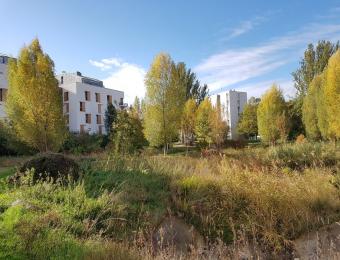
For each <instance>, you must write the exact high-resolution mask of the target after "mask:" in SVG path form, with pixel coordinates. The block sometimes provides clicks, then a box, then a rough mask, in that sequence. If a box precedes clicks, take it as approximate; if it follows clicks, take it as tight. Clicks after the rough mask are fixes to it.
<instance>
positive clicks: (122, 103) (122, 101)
mask: <svg viewBox="0 0 340 260" xmlns="http://www.w3.org/2000/svg"><path fill="white" fill-rule="evenodd" d="M119 105H124V99H123V98H122V97H121V98H120V101H119Z"/></svg>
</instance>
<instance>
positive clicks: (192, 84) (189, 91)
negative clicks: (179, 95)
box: [174, 62, 208, 105]
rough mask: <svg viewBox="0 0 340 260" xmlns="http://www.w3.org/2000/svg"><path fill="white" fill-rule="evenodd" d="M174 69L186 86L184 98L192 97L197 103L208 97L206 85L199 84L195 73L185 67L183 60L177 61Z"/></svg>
mask: <svg viewBox="0 0 340 260" xmlns="http://www.w3.org/2000/svg"><path fill="white" fill-rule="evenodd" d="M174 69H175V71H176V74H177V75H178V78H179V79H180V81H181V82H182V83H183V84H184V86H185V88H186V95H185V96H186V100H188V99H191V98H192V99H194V100H195V101H196V103H197V104H198V105H199V104H200V103H201V102H202V101H203V100H204V99H205V98H206V97H208V86H207V85H206V84H204V85H201V83H200V82H199V80H198V79H197V76H196V74H195V73H194V72H192V71H191V69H187V68H186V65H185V63H184V62H179V63H177V65H176V66H175V68H174Z"/></svg>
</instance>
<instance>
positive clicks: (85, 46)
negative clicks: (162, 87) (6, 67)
mask: <svg viewBox="0 0 340 260" xmlns="http://www.w3.org/2000/svg"><path fill="white" fill-rule="evenodd" d="M0 13H1V15H0V53H5V54H9V55H12V56H14V57H15V56H17V55H18V53H19V51H20V49H21V48H22V47H24V46H25V45H28V44H29V43H30V42H31V41H32V39H34V38H35V37H38V38H39V40H40V43H41V45H42V47H43V49H44V51H45V52H46V53H48V54H49V55H50V57H51V58H52V59H53V60H54V62H55V66H56V73H60V72H61V71H67V72H75V71H80V72H82V74H83V75H86V76H89V77H94V78H98V79H101V80H103V81H104V84H105V86H106V87H108V88H113V89H118V90H122V91H124V92H125V101H127V102H129V103H131V102H133V99H134V97H135V96H139V97H143V96H144V94H145V86H144V76H145V74H146V72H147V71H148V69H149V67H150V64H151V63H152V60H153V59H154V57H155V56H156V55H157V54H158V53H159V52H166V53H168V54H170V55H171V57H172V59H173V60H174V61H175V62H180V61H183V62H185V63H186V65H187V66H188V68H191V69H192V70H193V71H194V72H195V73H196V74H197V76H198V78H199V80H200V81H201V82H202V83H207V84H208V86H209V91H210V93H211V94H215V93H219V92H221V91H225V90H228V89H235V90H241V91H247V92H248V97H251V96H255V97H261V95H262V94H263V93H264V92H265V91H266V90H267V89H268V88H269V87H270V86H271V85H272V84H273V83H276V84H278V85H279V86H280V88H281V89H282V90H283V92H284V94H285V96H286V97H287V98H291V97H293V96H294V95H295V91H294V87H293V82H292V76H291V73H292V72H293V71H295V70H296V69H297V68H298V66H299V61H300V59H301V57H302V56H303V52H304V50H305V49H306V47H307V44H309V43H314V44H315V43H317V41H318V40H330V41H333V42H335V41H337V40H339V39H340V0H337V1H331V0H328V1H327V0H323V1H320V0H309V1H307V0H306V1H304V0H286V1H255V0H252V1H251V0H249V1H244V0H238V1H227V0H224V1H222V0H221V1H218V0H210V1H208V0H207V1H200V0H196V1H195V0H186V1H180V0H172V1H165V0H163V1H162V0H150V1H146V0H145V1H143V0H139V1H137V0H135V1H132V0H117V1H103V0H96V1H94V0H83V1H80V0H79V1H78V0H59V1H58V0H55V1H46V0H30V1H25V0H22V1H18V0H0Z"/></svg>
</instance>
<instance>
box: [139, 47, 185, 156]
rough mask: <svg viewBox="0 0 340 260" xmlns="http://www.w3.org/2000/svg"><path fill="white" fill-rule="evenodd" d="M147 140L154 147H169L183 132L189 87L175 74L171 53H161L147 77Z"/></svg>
mask: <svg viewBox="0 0 340 260" xmlns="http://www.w3.org/2000/svg"><path fill="white" fill-rule="evenodd" d="M145 85H146V96H145V116H144V129H145V130H144V131H145V137H146V139H147V140H148V141H149V143H150V145H151V146H160V145H163V148H164V154H165V153H166V152H167V148H168V145H169V144H170V143H171V142H172V140H174V139H175V138H176V137H177V136H178V134H179V130H180V124H181V114H182V112H183V107H184V103H185V94H186V88H185V85H183V84H182V82H181V81H180V80H179V78H178V75H176V73H175V64H174V62H173V61H172V59H171V57H170V56H169V55H168V54H165V53H160V54H158V55H157V56H156V57H155V59H154V61H153V63H152V64H151V67H150V69H149V71H148V73H147V75H146V77H145Z"/></svg>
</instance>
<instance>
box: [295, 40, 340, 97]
mask: <svg viewBox="0 0 340 260" xmlns="http://www.w3.org/2000/svg"><path fill="white" fill-rule="evenodd" d="M338 48H339V43H336V44H333V43H331V42H329V41H319V42H318V44H317V45H316V47H314V45H313V44H309V45H308V47H307V50H306V51H305V53H304V57H303V58H302V59H301V61H300V68H299V69H297V70H296V71H295V72H293V73H292V75H293V78H294V86H295V88H296V90H297V94H298V97H302V98H303V97H304V96H305V95H306V94H307V90H308V87H309V85H310V83H311V82H312V80H313V79H314V77H315V76H317V75H319V74H320V73H322V72H323V70H324V69H325V68H326V66H327V63H328V60H329V58H330V57H331V56H332V55H333V54H334V53H335V52H336V51H337V49H338Z"/></svg>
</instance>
